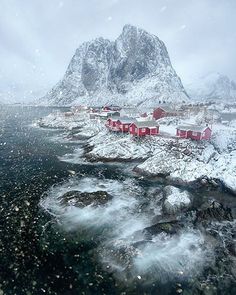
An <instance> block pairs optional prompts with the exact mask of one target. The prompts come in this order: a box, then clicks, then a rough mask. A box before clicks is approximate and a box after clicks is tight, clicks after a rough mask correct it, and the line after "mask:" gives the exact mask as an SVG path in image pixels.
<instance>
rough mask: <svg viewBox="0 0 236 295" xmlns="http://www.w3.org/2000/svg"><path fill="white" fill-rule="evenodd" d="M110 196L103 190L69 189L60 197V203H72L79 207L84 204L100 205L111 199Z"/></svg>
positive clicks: (64, 204) (82, 206) (84, 205)
mask: <svg viewBox="0 0 236 295" xmlns="http://www.w3.org/2000/svg"><path fill="white" fill-rule="evenodd" d="M112 198H113V197H112V196H111V195H110V194H108V193H107V192H105V191H96V192H80V191H70V192H68V193H66V194H64V195H63V196H62V197H61V198H60V204H61V205H63V206H66V205H73V206H76V207H79V208H84V207H86V206H90V205H92V206H95V207H96V206H101V205H105V204H106V203H108V202H109V201H111V200H112Z"/></svg>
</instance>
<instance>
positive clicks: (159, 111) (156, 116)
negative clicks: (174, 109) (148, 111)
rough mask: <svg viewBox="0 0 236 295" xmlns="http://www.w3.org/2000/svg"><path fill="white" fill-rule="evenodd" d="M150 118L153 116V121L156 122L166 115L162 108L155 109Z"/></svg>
mask: <svg viewBox="0 0 236 295" xmlns="http://www.w3.org/2000/svg"><path fill="white" fill-rule="evenodd" d="M152 116H153V118H154V119H155V120H158V119H160V118H163V117H165V116H166V113H165V111H164V110H163V109H162V108H157V109H155V110H154V111H153V115H152Z"/></svg>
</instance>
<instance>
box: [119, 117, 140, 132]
mask: <svg viewBox="0 0 236 295" xmlns="http://www.w3.org/2000/svg"><path fill="white" fill-rule="evenodd" d="M135 121H136V120H135V119H134V118H128V117H124V118H119V119H118V120H117V126H118V127H119V129H120V131H121V132H129V126H130V125H131V124H132V123H133V122H135Z"/></svg>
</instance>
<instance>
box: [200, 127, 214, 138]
mask: <svg viewBox="0 0 236 295" xmlns="http://www.w3.org/2000/svg"><path fill="white" fill-rule="evenodd" d="M211 132H212V131H211V129H210V128H209V127H208V128H206V129H205V131H204V132H203V134H202V139H210V138H211Z"/></svg>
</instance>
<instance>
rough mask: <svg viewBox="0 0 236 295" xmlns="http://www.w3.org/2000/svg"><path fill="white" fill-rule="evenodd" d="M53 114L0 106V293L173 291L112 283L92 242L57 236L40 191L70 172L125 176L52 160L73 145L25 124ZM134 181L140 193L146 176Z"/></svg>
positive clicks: (172, 287) (171, 286)
mask: <svg viewBox="0 0 236 295" xmlns="http://www.w3.org/2000/svg"><path fill="white" fill-rule="evenodd" d="M53 110H54V109H52V108H43V107H37V108H35V107H20V106H1V107H0V294H17V295H21V294H22V295H23V294H27V295H29V294H176V290H177V289H176V282H175V281H174V282H172V281H168V280H167V281H164V282H162V283H158V282H157V283H152V284H145V283H143V282H140V283H139V282H138V280H135V281H134V282H133V283H132V284H130V285H128V284H126V282H125V281H122V280H120V279H119V280H118V279H117V278H116V277H115V276H113V274H112V273H109V272H108V271H104V269H103V266H102V264H101V263H99V262H98V258H97V257H98V253H97V250H96V249H97V247H98V240H97V239H93V238H90V239H89V240H88V239H84V238H83V237H81V236H80V234H79V233H77V232H76V231H74V230H72V231H65V230H64V229H63V227H61V226H60V224H59V225H58V224H57V222H56V220H55V218H52V216H51V215H50V214H47V212H45V210H43V209H42V208H41V206H39V203H40V200H41V198H42V196H43V195H44V193H45V192H46V191H48V190H49V189H50V188H51V187H53V186H57V185H58V184H60V183H62V184H63V183H66V182H67V181H68V180H69V179H71V178H73V176H72V175H71V171H74V173H76V179H77V180H80V179H82V178H83V177H87V178H93V177H96V178H98V179H101V180H106V181H107V180H108V181H125V180H126V178H127V171H126V170H125V169H122V167H121V166H116V165H105V164H99V165H98V164H93V165H91V164H89V165H88V164H86V163H81V164H77V165H74V164H70V163H66V162H62V161H59V159H58V157H60V156H63V155H65V154H67V153H71V152H73V150H74V148H75V146H78V144H79V143H78V144H75V143H65V142H64V143H60V142H55V141H52V140H50V139H51V138H52V137H53V136H55V135H57V134H58V135H59V134H61V133H62V131H60V130H48V129H40V128H36V127H33V126H32V122H33V121H35V120H36V119H39V118H40V117H43V116H45V115H47V114H49V113H51V112H52V111H53ZM129 177H131V176H130V175H129ZM131 178H132V177H131ZM136 182H138V184H139V186H140V188H142V189H143V190H144V191H145V190H148V189H149V188H150V187H151V186H152V185H153V183H152V181H151V180H150V181H149V180H147V179H138V180H136ZM155 187H158V184H156V185H155ZM224 196H225V195H224V194H219V199H220V200H221V201H223V200H224V199H225V197H224ZM206 197H207V195H206ZM229 198H230V199H229V200H231V201H232V198H231V197H229ZM182 286H184V283H182ZM186 290H187V286H186ZM189 292H190V293H186V294H191V291H189ZM196 294H197V293H196Z"/></svg>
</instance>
